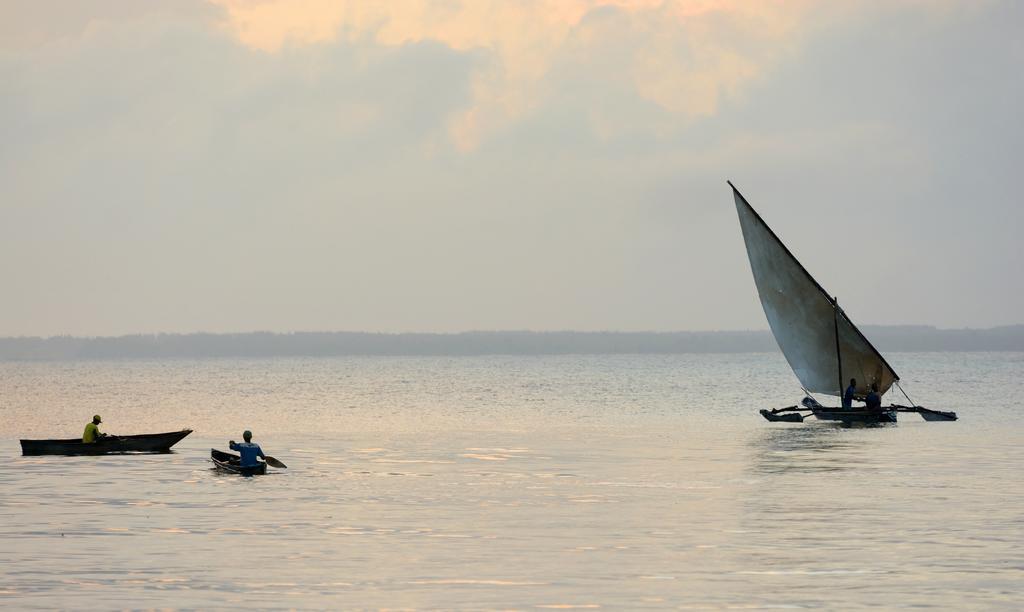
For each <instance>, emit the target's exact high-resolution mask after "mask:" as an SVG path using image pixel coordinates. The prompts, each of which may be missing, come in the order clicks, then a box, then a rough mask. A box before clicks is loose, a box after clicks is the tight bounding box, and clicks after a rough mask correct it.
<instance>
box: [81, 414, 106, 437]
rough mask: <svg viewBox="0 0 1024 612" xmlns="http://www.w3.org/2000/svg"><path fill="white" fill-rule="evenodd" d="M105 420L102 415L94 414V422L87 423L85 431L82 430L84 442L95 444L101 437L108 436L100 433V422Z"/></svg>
mask: <svg viewBox="0 0 1024 612" xmlns="http://www.w3.org/2000/svg"><path fill="white" fill-rule="evenodd" d="M102 422H103V419H101V418H100V415H98V414H94V415H93V416H92V422H91V423H88V424H86V426H85V431H84V432H82V442H83V443H84V444H94V443H96V441H97V440H99V439H100V438H106V437H107V434H105V433H100V428H99V424H100V423H102Z"/></svg>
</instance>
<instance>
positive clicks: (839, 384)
mask: <svg viewBox="0 0 1024 612" xmlns="http://www.w3.org/2000/svg"><path fill="white" fill-rule="evenodd" d="M729 186H730V187H732V193H733V197H734V199H735V200H736V212H737V214H739V218H740V228H741V229H742V230H743V241H744V243H746V246H747V257H748V258H749V259H750V269H751V271H752V272H753V273H754V284H755V285H757V293H758V295H759V296H760V298H761V306H763V307H764V314H765V317H767V319H768V325H769V326H770V327H771V330H772V334H773V335H774V336H775V340H776V342H778V343H779V348H780V349H781V350H782V354H783V355H785V357H786V361H788V362H789V366H790V367H791V368H793V373H794V374H796V377H797V378H798V379H799V380H800V384H801V385H802V386H803V390H804V392H805V393H806V395H807V397H805V398H804V399H803V401H802V402H801V406H788V407H786V408H776V409H774V410H761V415H762V416H764V418H766V419H768V420H769V421H789V422H796V423H799V422H802V421H803V420H804V417H805V416H811V415H814V416H815V417H816V418H819V419H825V420H831V421H842V422H843V423H895V422H896V414H897V413H899V412H914V413H917V414H920V415H921V416H922V417H924V419H925V420H927V421H955V420H956V418H957V416H956V413H954V412H942V411H939V410H929V409H928V408H924V407H922V406H917V405H913V404H914V402H913V401H912V400H910V397H909V396H907V400H908V401H910V403H911V404H912V405H911V406H900V405H896V404H891V405H890V406H888V407H886V408H882V409H880V410H868V409H863V408H828V407H825V406H822V405H821V404H819V403H818V402H817V401H816V400H815V399H814V398H813V397H811V393H821V394H824V395H838V396H839V397H842V395H843V388H844V381H846V380H849V379H851V378H855V379H857V385H856V387H855V394H854V397H856V398H857V399H860V400H862V401H863V398H864V397H865V396H866V395H867V393H868V390H869V389H870V387H871V385H872V384H876V385H878V394H879V395H881V394H883V393H885V392H886V391H888V390H889V388H890V387H892V386H893V385H896V387H897V388H899V389H900V391H903V389H902V387H900V386H899V380H900V377H899V376H898V375H897V374H896V372H895V370H893V369H892V366H890V365H889V363H888V362H887V361H886V360H885V358H884V357H882V355H881V353H879V352H878V350H877V349H875V347H874V346H872V344H871V343H870V342H868V339H867V338H865V337H864V334H862V333H861V332H860V330H859V329H857V326H856V325H854V324H853V321H851V320H850V318H849V317H848V316H846V313H845V312H843V309H842V308H840V307H839V300H838V299H836V298H835V297H832V296H830V295H829V294H828V292H826V291H825V289H824V288H822V286H821V285H820V284H818V281H816V280H814V277H812V276H811V274H810V272H808V271H807V269H806V268H804V267H803V265H801V264H800V262H799V261H797V259H796V257H794V256H793V254H792V253H791V252H790V251H789V249H787V248H786V245H784V244H782V241H781V240H779V237H778V236H776V235H775V232H773V231H772V230H771V228H770V227H768V224H767V223H765V222H764V219H762V218H761V216H760V215H759V214H757V211H755V210H754V209H753V207H751V206H750V203H749V202H747V200H746V198H744V197H743V195H742V194H741V193H740V192H739V190H738V189H736V186H735V185H733V184H732V182H731V181H730V182H729ZM903 394H904V396H906V393H905V392H904V393H903Z"/></svg>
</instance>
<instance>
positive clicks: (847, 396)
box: [843, 385, 857, 408]
mask: <svg viewBox="0 0 1024 612" xmlns="http://www.w3.org/2000/svg"><path fill="white" fill-rule="evenodd" d="M856 392H857V390H856V389H854V388H853V385H850V386H849V387H847V388H846V393H844V394H843V408H853V394H854V393H856Z"/></svg>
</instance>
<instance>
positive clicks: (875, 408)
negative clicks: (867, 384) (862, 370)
mask: <svg viewBox="0 0 1024 612" xmlns="http://www.w3.org/2000/svg"><path fill="white" fill-rule="evenodd" d="M864 403H865V404H867V406H865V408H866V409H867V411H868V412H881V411H882V397H881V396H880V395H878V383H871V391H870V392H868V396H867V397H865V398H864Z"/></svg>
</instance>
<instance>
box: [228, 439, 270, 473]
mask: <svg viewBox="0 0 1024 612" xmlns="http://www.w3.org/2000/svg"><path fill="white" fill-rule="evenodd" d="M231 450H233V451H238V454H239V455H241V456H242V461H241V465H242V467H251V466H254V465H259V464H260V462H259V461H257V460H256V457H263V458H264V459H266V458H267V456H266V455H264V454H263V449H262V448H260V445H259V444H253V443H252V442H241V443H234V444H231Z"/></svg>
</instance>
